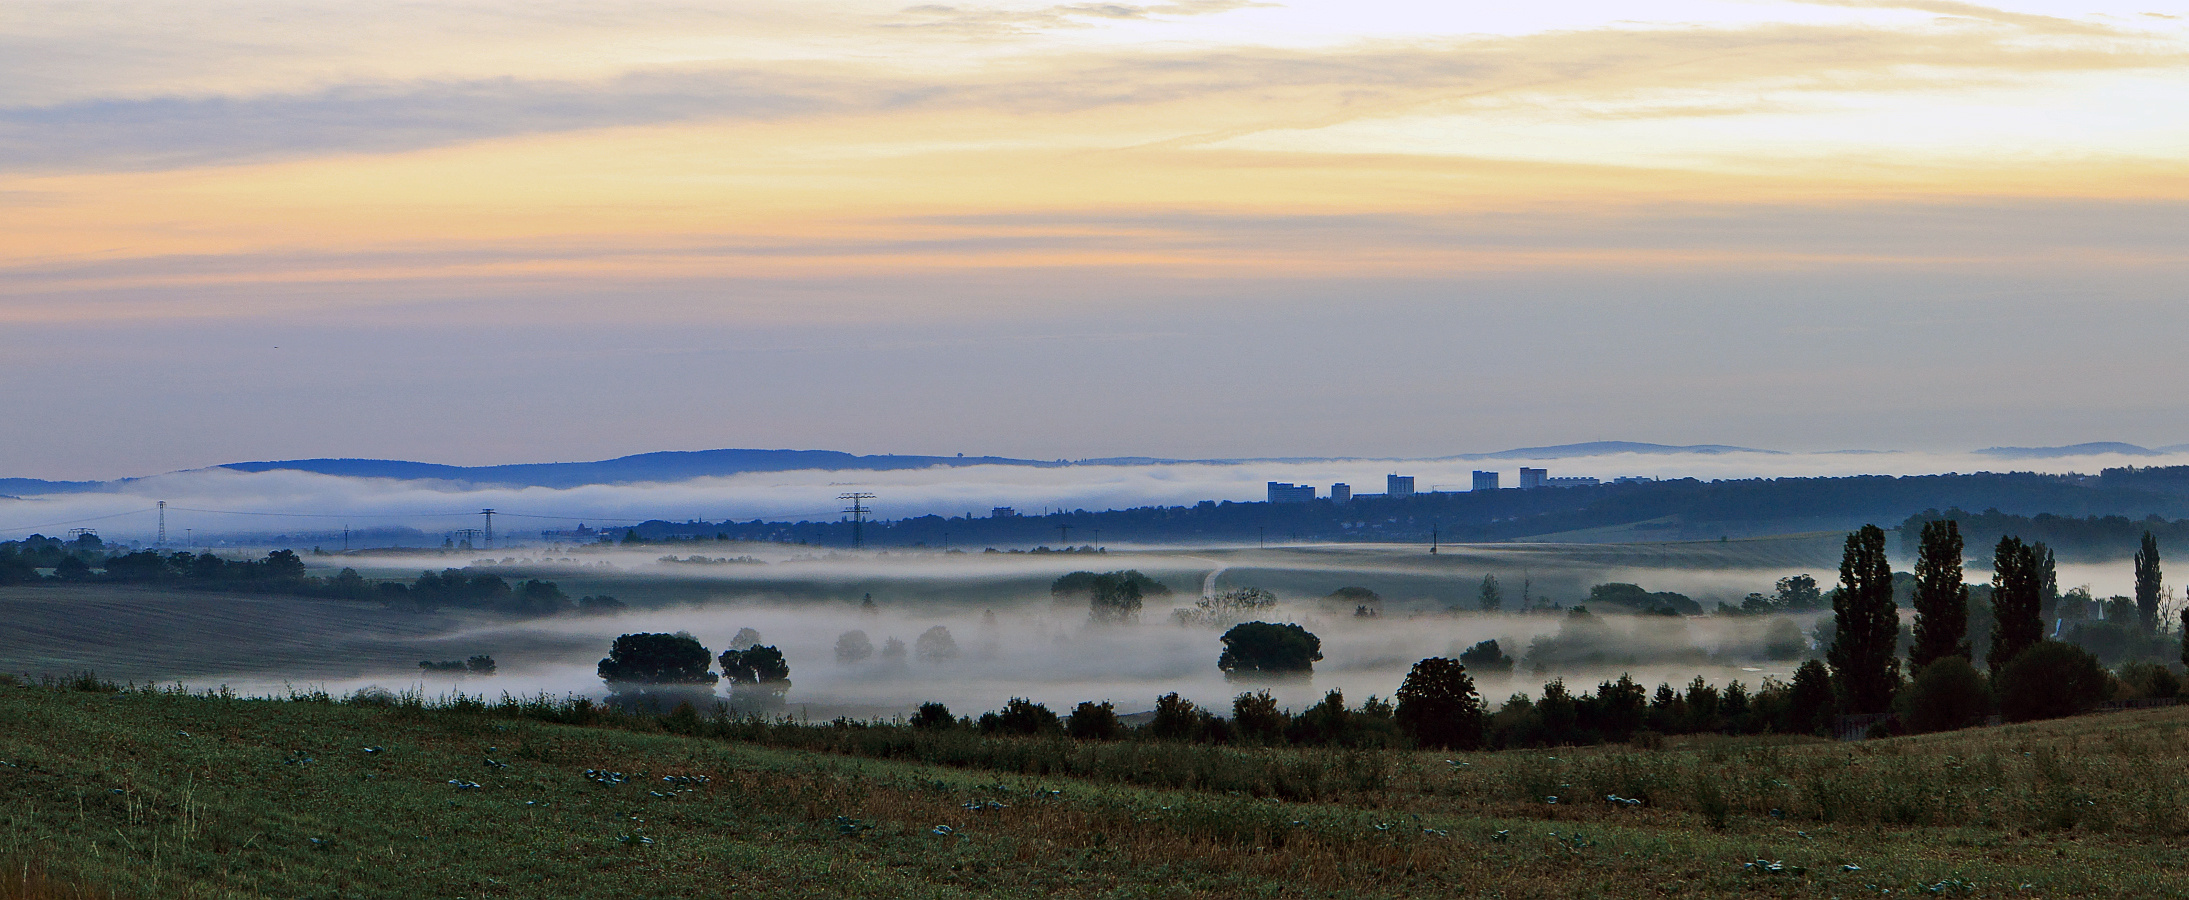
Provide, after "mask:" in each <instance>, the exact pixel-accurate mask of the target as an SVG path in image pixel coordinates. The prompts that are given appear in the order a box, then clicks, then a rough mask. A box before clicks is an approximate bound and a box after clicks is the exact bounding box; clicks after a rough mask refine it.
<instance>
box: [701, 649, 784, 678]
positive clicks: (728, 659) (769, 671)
mask: <svg viewBox="0 0 2189 900" xmlns="http://www.w3.org/2000/svg"><path fill="white" fill-rule="evenodd" d="M719 662H720V663H721V664H722V678H723V680H725V681H728V682H729V683H730V684H732V685H740V684H742V685H754V684H760V685H786V686H787V685H788V684H789V683H790V663H789V662H787V661H785V660H784V659H783V651H781V650H777V649H775V648H774V647H763V646H759V645H757V644H756V645H753V646H751V647H747V648H745V649H743V650H724V651H722V656H721V657H720V659H719Z"/></svg>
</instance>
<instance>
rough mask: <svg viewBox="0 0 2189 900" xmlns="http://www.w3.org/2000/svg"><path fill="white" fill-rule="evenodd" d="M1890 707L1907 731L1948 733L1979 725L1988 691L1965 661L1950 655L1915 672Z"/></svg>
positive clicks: (1987, 709)
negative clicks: (1898, 716)
mask: <svg viewBox="0 0 2189 900" xmlns="http://www.w3.org/2000/svg"><path fill="white" fill-rule="evenodd" d="M1893 707H1894V709H1893V711H1894V712H1895V713H1898V714H1899V715H1900V722H1901V724H1903V725H1906V726H1907V728H1908V730H1909V731H1912V732H1915V733H1917V734H1925V733H1929V732H1933V731H1952V730H1954V729H1957V728H1967V727H1969V726H1971V725H1975V724H1977V723H1980V722H1982V721H1983V720H1984V716H1985V714H1987V713H1989V712H1990V711H1991V692H1990V690H1988V689H1987V688H1985V686H1984V678H1983V676H1981V675H1978V674H1976V667H1975V666H1972V665H1970V664H1969V661H1968V658H1967V657H1964V656H1961V655H1959V654H1954V655H1949V656H1941V657H1939V658H1938V659H1936V660H1934V661H1932V662H1931V663H1930V664H1928V665H1925V666H1924V667H1922V668H1921V669H1918V670H1916V673H1915V677H1914V678H1913V679H1912V680H1910V681H1909V683H1908V687H1907V689H1906V690H1903V691H1901V692H1900V696H1899V697H1897V698H1894V701H1893Z"/></svg>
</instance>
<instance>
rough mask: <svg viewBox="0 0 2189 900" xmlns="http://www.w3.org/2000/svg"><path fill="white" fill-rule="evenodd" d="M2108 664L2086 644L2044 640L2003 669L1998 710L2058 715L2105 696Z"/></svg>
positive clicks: (2020, 715) (2023, 715) (2029, 716)
mask: <svg viewBox="0 0 2189 900" xmlns="http://www.w3.org/2000/svg"><path fill="white" fill-rule="evenodd" d="M2105 686H2106V675H2105V669H2103V668H2101V667H2099V665H2098V658H2097V657H2095V656H2091V655H2090V654H2089V653H2088V652H2087V651H2085V650H2083V648H2081V647H2077V646H2075V645H2073V644H2063V643H2060V642H2058V641H2040V642H2038V643H2036V644H2034V645H2032V646H2031V647H2030V648H2029V649H2027V650H2023V651H2022V652H2020V653H2017V654H2015V655H2014V659H2012V660H2010V661H2008V662H2007V664H2006V666H2005V667H2004V668H2001V669H2000V670H1999V677H1998V679H1997V681H1996V682H1995V684H1994V688H1995V689H1996V690H1997V691H1998V693H1999V713H2000V715H2001V716H2003V717H2005V718H2006V720H2007V721H2009V722H2029V721H2033V720H2036V719H2057V718H2061V717H2064V716H2072V715H2075V714H2077V713H2080V712H2083V711H2085V710H2088V709H2090V708H2091V707H2094V706H2097V705H2098V703H2099V701H2102V700H2104V699H2105Z"/></svg>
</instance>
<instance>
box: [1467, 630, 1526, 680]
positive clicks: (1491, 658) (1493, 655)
mask: <svg viewBox="0 0 2189 900" xmlns="http://www.w3.org/2000/svg"><path fill="white" fill-rule="evenodd" d="M1459 664H1460V665H1463V666H1466V667H1467V669H1468V671H1471V672H1480V673H1482V675H1483V677H1485V678H1489V677H1493V676H1494V677H1498V678H1502V677H1505V676H1507V675H1511V674H1512V673H1513V658H1512V657H1510V656H1506V655H1505V650H1504V648H1502V647H1499V646H1498V645H1497V640H1496V639H1495V638H1492V639H1490V640H1487V641H1483V642H1481V643H1478V644H1476V645H1474V646H1472V647H1469V648H1467V649H1466V650H1464V651H1462V652H1461V653H1460V654H1459Z"/></svg>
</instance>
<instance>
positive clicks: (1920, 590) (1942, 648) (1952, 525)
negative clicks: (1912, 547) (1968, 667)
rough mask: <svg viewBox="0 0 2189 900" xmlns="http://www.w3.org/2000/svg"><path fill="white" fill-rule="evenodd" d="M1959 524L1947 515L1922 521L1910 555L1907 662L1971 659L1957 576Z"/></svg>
mask: <svg viewBox="0 0 2189 900" xmlns="http://www.w3.org/2000/svg"><path fill="white" fill-rule="evenodd" d="M1961 550H1962V547H1961V525H1960V523H1958V522H1955V521H1954V520H1952V519H1937V520H1934V521H1930V522H1925V523H1923V543H1922V547H1921V549H1920V550H1918V551H1917V557H1916V561H1915V646H1914V647H1911V648H1909V649H1908V668H1909V669H1910V670H1915V669H1921V668H1923V667H1924V666H1928V665H1930V664H1931V663H1933V662H1936V661H1937V660H1939V659H1941V658H1943V657H1947V656H1959V657H1961V658H1963V659H1970V658H1972V657H1971V656H1970V652H1969V641H1968V633H1969V586H1968V585H1967V584H1966V583H1964V582H1963V580H1962V577H1961Z"/></svg>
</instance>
